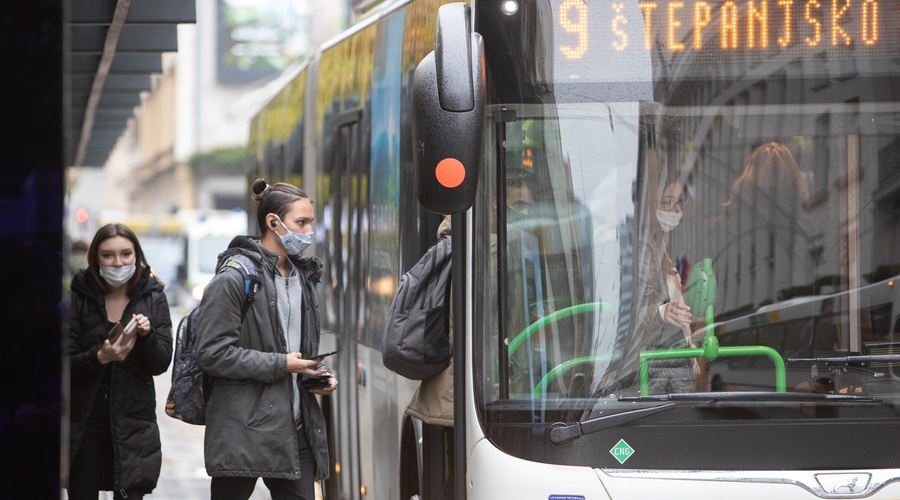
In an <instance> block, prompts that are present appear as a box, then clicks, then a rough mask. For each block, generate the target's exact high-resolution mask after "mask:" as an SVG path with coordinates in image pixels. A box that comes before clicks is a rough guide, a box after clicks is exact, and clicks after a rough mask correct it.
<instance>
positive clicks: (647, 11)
mask: <svg viewBox="0 0 900 500" xmlns="http://www.w3.org/2000/svg"><path fill="white" fill-rule="evenodd" d="M638 7H640V8H641V10H642V11H644V31H645V32H646V37H645V44H646V46H647V50H650V49H651V48H653V11H654V10H656V7H658V5H657V4H656V2H640V3H639V4H638Z"/></svg>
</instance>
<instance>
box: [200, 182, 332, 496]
mask: <svg viewBox="0 0 900 500" xmlns="http://www.w3.org/2000/svg"><path fill="white" fill-rule="evenodd" d="M253 193H254V199H255V200H256V201H257V202H258V203H259V205H258V207H257V223H258V224H259V228H260V233H261V234H260V236H259V237H251V236H238V237H236V238H235V239H234V240H232V242H231V244H230V245H229V248H228V249H227V250H226V251H225V252H223V253H222V254H221V255H220V256H219V264H218V266H217V269H218V270H219V272H218V273H217V274H216V276H215V278H213V280H212V281H210V283H209V284H208V285H207V286H206V290H205V291H204V293H203V300H202V301H201V303H200V309H199V313H198V314H199V316H198V318H197V324H198V325H199V326H198V329H197V360H198V363H199V364H200V367H201V368H203V370H204V371H205V372H206V374H207V375H209V376H210V377H211V378H212V390H211V391H210V394H209V400H208V402H207V409H206V433H205V445H204V456H205V461H206V471H207V473H208V474H209V475H210V476H212V481H211V485H210V491H211V495H210V498H211V499H212V500H225V499H228V500H230V499H242V500H246V499H248V498H250V496H251V495H252V493H253V490H254V488H255V485H256V482H257V479H258V478H262V479H263V481H264V482H265V484H266V486H267V487H268V488H269V491H270V493H271V495H272V498H273V499H308V500H312V499H313V498H314V497H315V493H314V491H315V490H314V483H315V481H316V480H317V479H325V478H327V477H328V473H329V469H330V467H329V461H328V445H327V440H326V435H325V419H324V417H323V415H322V411H321V409H320V408H319V404H318V401H317V400H316V398H315V395H316V394H318V395H323V396H324V395H328V394H331V393H332V392H334V390H335V389H336V388H337V385H338V382H337V380H336V379H335V378H334V377H332V376H330V374H331V370H330V369H329V367H328V366H327V365H326V364H324V363H323V362H322V359H321V358H320V359H315V358H312V359H311V358H309V356H311V355H313V354H315V353H317V352H319V351H318V349H319V313H318V310H319V309H318V305H317V303H316V294H315V286H316V284H317V283H318V282H319V278H320V276H321V273H322V261H321V260H320V259H318V258H317V257H305V256H303V255H302V254H303V252H304V250H306V248H307V247H308V246H309V245H310V243H312V236H313V221H314V212H313V208H312V202H311V201H310V199H309V198H308V197H307V195H306V193H304V192H303V191H301V190H300V189H298V188H297V187H295V186H292V185H290V184H286V183H276V184H273V185H271V186H270V185H268V184H267V183H266V181H265V180H262V179H257V180H256V181H255V182H254V184H253ZM235 254H242V255H244V256H246V257H248V258H249V259H251V260H252V261H253V262H254V263H255V267H256V270H257V274H258V275H259V277H260V281H261V286H260V288H259V290H258V291H257V292H256V294H255V297H254V299H253V301H252V302H251V303H250V304H249V307H248V308H247V309H246V313H244V314H242V307H243V305H244V301H245V297H246V295H245V291H244V281H243V277H242V275H241V273H240V272H239V271H238V270H237V269H231V268H229V267H228V266H225V265H224V263H225V262H226V261H227V260H228V259H229V258H230V257H231V256H233V255H235ZM319 375H326V376H328V377H327V383H326V384H325V385H324V386H312V387H305V386H301V384H300V382H301V381H302V380H303V378H304V377H306V376H319Z"/></svg>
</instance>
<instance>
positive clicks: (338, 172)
mask: <svg viewBox="0 0 900 500" xmlns="http://www.w3.org/2000/svg"><path fill="white" fill-rule="evenodd" d="M359 116H360V112H359V110H358V109H356V108H354V109H351V110H350V111H345V112H343V113H340V114H338V115H337V116H335V118H334V121H333V124H334V125H333V128H332V130H333V131H334V132H333V134H332V135H331V138H330V139H331V141H330V142H331V144H330V146H331V148H330V149H331V151H330V152H328V151H326V155H325V157H326V158H330V159H331V161H330V165H327V166H326V170H327V171H328V173H329V175H327V179H328V180H327V182H328V185H327V186H323V187H325V189H324V191H320V192H327V194H328V200H327V202H326V206H324V207H323V210H322V218H323V221H322V222H323V224H325V226H326V236H325V239H326V241H325V242H324V243H325V246H326V248H325V250H324V252H323V254H324V256H325V270H324V276H323V285H324V286H325V287H326V290H325V295H326V297H328V299H326V304H324V318H323V319H324V323H325V324H326V325H327V329H328V330H331V331H332V332H333V333H334V334H335V335H336V337H337V338H336V339H335V340H336V341H337V346H338V349H339V351H340V352H339V354H338V355H337V356H334V357H332V358H331V359H330V360H329V362H330V363H331V364H332V369H334V370H335V371H336V372H337V373H336V375H337V379H338V380H340V381H342V383H341V390H339V391H336V392H335V395H334V396H331V397H332V398H335V399H336V401H333V402H332V407H331V411H332V412H333V417H332V419H331V424H332V425H337V426H338V428H337V429H334V430H333V431H332V432H329V433H328V434H329V436H339V437H338V438H337V439H338V441H339V442H334V443H330V444H331V447H330V449H331V451H332V453H333V454H334V458H333V460H334V465H333V467H334V468H335V470H334V471H333V473H332V478H333V479H332V480H331V481H329V484H328V485H327V487H326V488H327V490H328V493H329V495H328V497H329V498H330V497H332V496H334V497H336V498H349V497H353V496H354V495H355V493H356V491H357V488H358V485H359V484H361V477H360V474H361V471H360V462H361V461H360V437H359V429H360V427H359V426H360V419H359V391H358V389H359V385H358V384H357V383H356V382H357V369H356V367H357V364H358V352H357V349H356V346H357V342H358V341H359V339H360V337H361V328H362V321H360V317H361V311H362V305H361V302H362V301H361V296H362V294H363V293H364V290H365V286H364V283H363V282H362V278H361V277H362V272H361V271H362V269H361V265H362V264H361V260H360V256H361V255H363V250H364V249H362V241H363V234H362V233H363V225H362V220H363V215H364V211H363V206H362V204H363V202H364V201H365V199H366V198H365V195H364V190H365V182H363V175H361V172H362V167H361V161H360V156H359V150H360V147H359V137H360V130H359V124H360V123H359ZM326 161H327V160H326ZM334 431H336V432H334ZM336 490H339V491H340V494H338V491H336Z"/></svg>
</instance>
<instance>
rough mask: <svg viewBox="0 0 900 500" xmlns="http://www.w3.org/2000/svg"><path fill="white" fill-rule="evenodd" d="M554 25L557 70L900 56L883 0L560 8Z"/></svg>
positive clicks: (570, 3)
mask: <svg viewBox="0 0 900 500" xmlns="http://www.w3.org/2000/svg"><path fill="white" fill-rule="evenodd" d="M554 22H555V24H556V26H555V30H554V33H555V34H554V43H555V56H554V57H555V59H556V60H557V61H556V64H560V63H561V62H562V63H563V64H565V61H570V62H578V61H582V60H584V61H587V60H592V61H597V60H598V58H601V59H600V60H602V58H609V57H612V58H614V59H615V57H616V53H621V54H629V57H634V56H636V55H639V52H644V53H646V54H651V53H652V54H654V55H655V56H663V57H665V58H672V57H675V56H679V55H684V56H686V57H690V58H696V59H698V60H701V61H706V62H713V63H719V62H727V61H730V60H740V59H741V58H744V59H747V58H750V59H758V58H759V59H761V58H766V59H768V58H770V57H773V56H774V57H777V58H781V57H786V58H797V57H798V56H799V57H803V56H804V55H806V54H808V55H813V54H815V55H819V56H821V55H824V56H825V57H827V58H840V59H848V58H860V57H863V58H866V57H869V58H891V57H895V56H896V55H897V54H898V53H900V43H898V33H900V3H897V2H893V1H887V0H881V1H879V0H755V1H754V0H697V1H692V0H669V1H666V0H656V1H640V2H637V1H625V0H619V1H616V0H613V1H612V2H607V1H602V2H601V1H591V0H562V1H561V2H559V3H557V4H556V8H555V9H554ZM598 53H602V54H603V55H602V56H601V55H600V54H598ZM560 59H562V61H559V60H560ZM621 61H622V62H631V63H634V61H633V60H631V59H629V58H625V59H622V60H621Z"/></svg>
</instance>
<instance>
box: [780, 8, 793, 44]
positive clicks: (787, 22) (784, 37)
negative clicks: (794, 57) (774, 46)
mask: <svg viewBox="0 0 900 500" xmlns="http://www.w3.org/2000/svg"><path fill="white" fill-rule="evenodd" d="M778 6H779V7H781V8H783V9H784V32H782V34H781V36H780V37H778V45H781V46H782V47H787V46H788V45H790V44H791V34H792V32H793V30H794V27H793V26H792V25H791V8H792V7H793V6H794V0H778Z"/></svg>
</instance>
